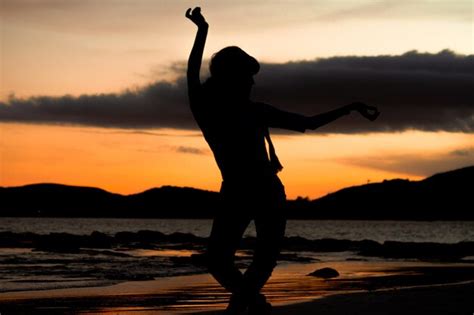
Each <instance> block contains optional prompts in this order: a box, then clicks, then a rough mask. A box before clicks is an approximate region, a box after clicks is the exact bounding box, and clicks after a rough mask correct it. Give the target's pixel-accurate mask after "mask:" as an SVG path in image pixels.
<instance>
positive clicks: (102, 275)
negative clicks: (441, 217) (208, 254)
mask: <svg viewBox="0 0 474 315" xmlns="http://www.w3.org/2000/svg"><path fill="white" fill-rule="evenodd" d="M211 228H212V220H195V219H193V220H190V219H128V218H127V219H125V218H124V219H110V218H8V217H4V218H0V294H2V293H7V292H18V291H31V290H48V289H62V288H79V287H92V286H107V285H113V284H118V283H121V282H124V281H142V280H156V279H160V278H163V277H168V278H169V277H177V276H183V275H192V274H203V273H206V272H207V270H206V268H205V267H203V266H202V264H201V265H200V264H199V263H196V261H198V260H196V259H195V258H196V257H199V255H203V253H204V252H205V250H204V249H205V245H204V243H203V242H204V240H205V239H206V237H208V235H209V233H210V231H211ZM158 232H160V233H158ZM163 235H164V236H163ZM253 236H255V227H254V225H253V224H250V226H249V227H248V229H247V231H246V233H245V237H247V238H252V237H253ZM286 236H287V237H288V238H292V242H293V244H296V247H295V248H302V247H301V246H303V245H304V246H306V245H305V244H306V243H305V242H307V241H311V242H314V241H318V240H320V241H322V242H323V243H318V244H320V245H321V244H323V245H324V244H325V245H324V246H323V247H324V248H326V250H324V251H322V252H321V251H318V250H311V249H310V250H308V251H306V252H304V251H300V250H298V251H296V250H293V251H286V252H285V253H284V254H286V258H285V259H284V261H283V264H285V263H286V264H297V263H305V262H310V261H313V262H314V261H329V262H337V261H348V260H353V261H357V260H359V261H360V260H384V259H386V258H384V257H367V256H360V253H358V252H357V251H351V250H347V249H343V250H340V248H349V249H350V248H351V246H352V245H351V244H352V243H351V242H357V241H361V244H362V245H363V244H365V243H363V242H364V241H365V240H369V241H372V242H377V243H380V244H383V243H384V242H387V241H395V242H402V243H403V244H405V243H432V244H457V243H459V242H473V241H474V222H462V221H432V222H427V221H353V220H289V221H288V223H287V229H286ZM148 237H150V240H148V239H147V238H148ZM111 240H112V241H113V242H112V244H113V245H112V246H107V245H104V243H106V244H107V242H110V241H111ZM327 240H330V241H329V242H328V241H327ZM338 241H345V243H344V244H342V243H340V242H339V243H338ZM346 241H349V242H346ZM74 242H76V243H77V242H79V243H80V244H82V245H80V246H73V245H72V244H73V243H74ZM81 242H82V243H81ZM295 242H296V243H295ZM79 243H78V244H79ZM346 243H349V245H347V244H346ZM12 244H13V245H12ZM84 244H86V245H84ZM328 244H329V245H328ZM341 244H342V245H341ZM320 245H318V246H319V247H317V248H321V246H320ZM369 245H370V244H369ZM341 246H342V247H341ZM357 246H359V245H357ZM448 246H450V245H448ZM453 246H455V245H453ZM328 248H329V249H328ZM250 261H251V252H250V251H249V250H248V249H247V250H243V251H239V253H238V263H239V264H242V265H245V264H248V263H249V262H250Z"/></svg>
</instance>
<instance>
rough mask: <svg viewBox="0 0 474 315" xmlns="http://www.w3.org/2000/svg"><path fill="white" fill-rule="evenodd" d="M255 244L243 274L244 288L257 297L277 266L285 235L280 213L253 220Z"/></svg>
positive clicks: (283, 222) (282, 217)
mask: <svg viewBox="0 0 474 315" xmlns="http://www.w3.org/2000/svg"><path fill="white" fill-rule="evenodd" d="M255 227H256V229H257V244H256V248H255V252H254V257H253V261H252V264H251V265H250V266H249V268H248V269H247V271H246V272H245V274H244V281H245V283H244V287H245V290H246V291H247V292H248V294H250V295H251V296H252V295H253V296H255V295H258V294H259V292H260V289H261V288H262V287H263V286H264V285H265V283H266V282H267V281H268V279H269V278H270V276H271V275H272V272H273V269H274V268H275V266H276V264H277V259H278V255H279V254H280V248H281V244H282V241H283V238H284V235H285V227H286V219H285V217H284V216H283V215H282V213H281V211H275V212H269V213H266V214H263V215H259V216H257V217H256V218H255Z"/></svg>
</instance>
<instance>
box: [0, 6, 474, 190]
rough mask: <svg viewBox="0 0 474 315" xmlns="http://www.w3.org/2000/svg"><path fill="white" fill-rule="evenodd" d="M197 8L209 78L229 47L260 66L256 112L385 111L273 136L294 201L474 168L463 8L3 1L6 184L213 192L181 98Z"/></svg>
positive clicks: (472, 71)
mask: <svg viewBox="0 0 474 315" xmlns="http://www.w3.org/2000/svg"><path fill="white" fill-rule="evenodd" d="M196 5H199V6H201V8H202V12H203V14H204V15H205V17H206V19H207V21H208V22H209V24H210V28H209V36H208V40H207V44H206V50H205V53H204V58H205V62H204V64H203V68H202V78H203V79H205V78H206V77H207V61H208V60H209V59H210V58H211V56H212V54H213V53H214V52H216V51H218V50H219V49H221V48H223V47H225V46H229V45H237V46H239V47H241V48H243V49H244V50H245V51H247V52H248V53H249V54H251V55H253V56H254V57H256V58H257V59H258V60H259V61H260V63H261V71H260V73H259V74H258V75H257V76H256V77H255V81H256V85H255V88H254V91H253V95H252V97H253V98H254V99H256V100H261V101H265V102H268V103H270V104H272V105H274V106H276V107H279V108H282V109H284V110H288V111H294V112H299V113H302V114H306V115H314V114H317V113H320V112H324V111H326V110H330V109H333V108H336V107H338V106H341V105H345V104H348V103H350V102H352V101H355V100H357V101H364V102H366V103H368V104H371V105H376V106H378V107H379V109H380V111H381V112H382V114H381V116H380V117H379V119H378V120H377V121H375V122H373V123H371V122H368V121H366V120H364V119H363V118H361V117H358V116H357V115H352V116H351V117H344V118H343V119H341V120H339V121H337V122H335V123H333V124H332V125H329V126H325V127H322V128H320V129H318V130H316V131H314V132H306V133H305V134H296V133H292V132H285V131H279V130H272V133H273V134H274V136H273V137H272V138H273V140H274V144H275V147H276V150H277V153H278V156H279V157H280V160H281V161H282V164H283V165H284V170H283V172H282V173H280V174H281V175H280V177H281V178H282V180H283V182H284V184H285V187H286V191H287V195H288V197H289V198H295V197H297V196H308V197H310V198H316V197H319V196H322V195H325V194H326V193H329V192H333V191H335V190H338V189H340V188H343V187H346V186H351V185H360V184H365V183H367V182H376V181H381V180H383V179H391V178H409V179H413V180H419V179H422V178H424V177H426V176H429V175H432V174H434V173H436V172H441V171H447V170H450V169H455V168H459V167H463V166H467V165H473V164H474V136H473V131H474V109H473V108H474V106H473V105H474V104H473V100H474V92H473V91H474V89H473V82H474V80H473V79H474V56H473V52H472V50H473V7H472V6H473V4H472V1H470V0H468V1H457V0H454V1H452V0H451V1H450V0H446V1H421V0H410V1H403V0H398V1H363V0H359V1H351V0H346V1H338V0H336V1H334V0H332V1H329V0H328V1H324V0H320V1H317V0H313V1H228V0H225V1H224V0H220V1H218V0H216V1H201V2H199V3H196V2H193V1H176V0H170V1H160V0H153V1H148V0H102V1H97V0H96V1H92V0H64V1H60V0H2V1H1V2H0V18H1V20H0V34H1V35H0V36H1V37H0V186H18V185H25V184H30V183H38V182H55V183H64V184H71V185H83V186H95V187H101V188H104V189H106V190H109V191H112V192H118V193H123V194H129V193H136V192H140V191H143V190H146V189H149V188H151V187H159V186H162V185H176V186H192V187H197V188H203V189H210V190H218V189H219V186H220V182H221V179H220V175H219V171H218V169H217V166H216V165H215V162H214V160H213V157H212V154H211V152H210V150H209V149H208V146H207V144H206V142H205V141H204V139H203V138H202V136H201V134H200V132H199V130H198V129H197V126H196V124H195V122H194V120H193V119H192V115H191V113H190V111H189V108H188V105H187V100H186V86H185V81H184V75H185V66H186V59H187V57H188V54H189V51H190V49H191V46H192V43H193V40H194V35H195V31H196V28H195V26H194V25H193V24H192V23H191V22H190V21H189V20H187V19H185V17H184V12H185V11H186V9H187V8H188V7H193V6H196Z"/></svg>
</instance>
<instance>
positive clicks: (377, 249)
mask: <svg viewBox="0 0 474 315" xmlns="http://www.w3.org/2000/svg"><path fill="white" fill-rule="evenodd" d="M2 220H3V221H2ZM0 223H3V225H2V226H3V231H2V230H1V229H2V228H0V313H1V314H2V315H4V314H71V313H72V314H76V313H80V314H96V313H109V314H158V315H162V314H170V315H173V314H200V313H204V314H219V312H222V310H223V309H225V307H226V305H227V302H228V299H229V293H227V292H226V291H225V290H224V289H223V288H222V287H220V285H219V284H218V283H217V282H215V280H214V279H213V278H212V277H211V276H210V275H209V274H208V273H207V268H206V255H205V252H206V251H205V249H206V244H207V235H208V233H209V228H210V225H211V222H210V221H209V220H150V219H146V220H145V219H135V220H130V219H114V220H110V219H58V218H50V219H47V220H45V219H42V218H6V219H5V218H4V219H0ZM472 224H474V223H469V222H455V221H443V222H415V221H412V222H399V221H343V222H342V221H341V222H338V221H289V225H288V233H287V237H285V239H284V242H283V247H282V252H281V255H280V257H279V263H278V266H277V268H275V270H274V272H273V274H272V277H271V278H270V280H269V282H268V283H267V284H266V286H265V287H264V288H263V290H262V292H263V293H264V294H265V295H266V297H267V299H268V301H270V302H271V303H272V305H273V306H274V314H303V315H304V314H316V313H318V312H319V313H323V314H366V313H370V312H369V311H372V312H373V314H385V313H387V312H388V311H387V310H389V311H390V312H392V311H393V313H396V312H398V313H403V314H405V313H410V312H412V311H413V312H414V313H417V314H419V313H426V314H433V313H435V314H436V312H438V313H440V314H441V313H452V314H461V313H462V312H464V311H466V310H469V308H471V309H472V303H471V300H470V298H468V297H470V296H474V292H473V282H474V242H473V241H472V240H473V239H474V237H473V235H472V231H473V230H474V229H473V226H472ZM151 229H153V230H151ZM248 232H249V233H248V234H246V236H245V238H244V239H243V240H242V243H241V246H240V249H239V250H238V252H237V256H236V264H237V266H238V267H239V268H240V269H241V270H245V268H246V267H247V266H248V265H249V263H250V262H251V260H252V249H253V247H254V245H255V234H254V231H252V228H250V229H249V231H248ZM333 237H338V238H333ZM322 268H332V269H335V270H336V271H337V272H338V274H339V275H338V276H336V277H333V278H320V277H315V276H309V274H310V273H313V272H314V271H316V270H319V269H322ZM431 297H435V298H434V300H433V301H432V302H431V303H430V302H429V300H430V299H433V298H431ZM372 305H373V307H372ZM367 308H369V309H367ZM206 312H207V313H206ZM213 312H214V313H213ZM331 312H332V313H331ZM469 314H471V313H469Z"/></svg>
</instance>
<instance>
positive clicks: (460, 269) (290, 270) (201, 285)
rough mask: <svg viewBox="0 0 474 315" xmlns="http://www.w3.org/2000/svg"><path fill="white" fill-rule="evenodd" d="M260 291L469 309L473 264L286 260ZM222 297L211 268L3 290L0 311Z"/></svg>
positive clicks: (329, 307) (347, 304)
mask: <svg viewBox="0 0 474 315" xmlns="http://www.w3.org/2000/svg"><path fill="white" fill-rule="evenodd" d="M323 267H332V268H335V269H336V270H338V271H339V273H340V276H339V277H338V278H334V279H329V280H324V279H319V278H314V277H308V276H306V274H308V273H309V272H311V271H314V270H315V269H318V268H323ZM264 293H265V294H266V295H267V297H268V299H269V301H271V303H272V304H273V305H274V306H275V308H274V314H302V315H304V314H318V313H320V314H395V313H396V314H421V313H422V314H446V313H450V314H462V313H463V312H464V313H465V314H472V312H474V307H473V306H474V304H473V302H472V301H474V299H473V298H472V297H474V264H468V263H428V262H401V261H380V262H374V261H371V262H368V261H343V262H318V263H311V264H288V265H282V266H279V267H278V268H277V269H276V270H275V272H274V275H273V277H272V278H271V280H270V282H269V283H268V284H267V286H266V287H265V288H264ZM227 299H228V294H227V293H226V292H224V291H223V290H222V289H221V288H220V287H219V286H218V285H217V284H216V283H215V282H214V280H213V279H212V278H211V277H210V276H209V275H193V276H180V277H170V278H161V279H157V280H151V281H132V282H124V283H120V284H116V285H112V286H104V287H87V288H74V289H57V290H43V291H23V292H8V293H2V294H0V313H1V314H2V315H4V314H67V313H81V314H94V313H113V314H135V313H137V314H138V313H139V314H182V313H193V314H196V313H199V312H201V314H220V313H222V311H221V310H222V309H224V308H225V305H226V301H227ZM203 311H206V312H205V313H202V312H203ZM209 311H211V312H209ZM212 311H213V312H212ZM467 311H469V312H467ZM466 312H467V313H466Z"/></svg>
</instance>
